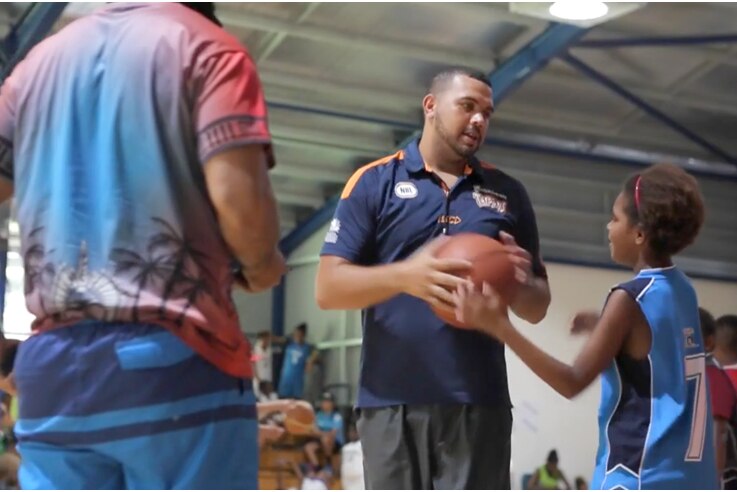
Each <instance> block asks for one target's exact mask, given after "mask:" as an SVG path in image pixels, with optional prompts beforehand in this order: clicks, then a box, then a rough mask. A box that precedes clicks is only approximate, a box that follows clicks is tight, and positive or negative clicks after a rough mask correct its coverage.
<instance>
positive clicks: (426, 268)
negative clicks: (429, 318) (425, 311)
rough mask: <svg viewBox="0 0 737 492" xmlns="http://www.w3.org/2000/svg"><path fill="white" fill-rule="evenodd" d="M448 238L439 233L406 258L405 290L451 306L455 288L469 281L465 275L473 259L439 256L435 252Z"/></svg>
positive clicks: (435, 304) (416, 295)
mask: <svg viewBox="0 0 737 492" xmlns="http://www.w3.org/2000/svg"><path fill="white" fill-rule="evenodd" d="M448 239H449V238H448V236H440V237H437V238H435V239H433V240H432V241H430V242H429V243H427V244H426V245H425V246H423V247H422V248H420V249H419V250H417V251H416V252H415V253H414V254H413V255H412V256H410V257H409V258H407V259H406V260H404V262H403V265H402V266H403V276H402V280H403V287H402V291H403V292H405V293H407V294H409V295H411V296H414V297H417V298H419V299H422V300H423V301H425V302H427V303H428V304H430V305H431V306H434V307H439V308H445V309H451V310H452V309H454V308H455V304H454V300H453V292H455V291H456V290H457V289H458V287H459V286H461V285H466V284H469V281H468V280H466V279H465V277H466V275H467V274H468V273H469V272H470V270H471V262H469V261H466V260H458V259H452V258H436V257H435V254H436V252H437V251H438V250H439V249H440V247H441V246H442V245H443V244H445V242H446V241H448Z"/></svg>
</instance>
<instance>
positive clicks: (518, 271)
mask: <svg viewBox="0 0 737 492" xmlns="http://www.w3.org/2000/svg"><path fill="white" fill-rule="evenodd" d="M499 239H501V242H502V244H503V245H504V249H506V251H507V256H508V258H509V260H510V261H511V262H512V264H513V265H514V278H515V279H516V280H517V282H519V284H520V285H521V286H528V285H532V281H533V280H534V278H535V274H534V273H532V255H531V254H530V253H529V252H528V251H527V250H526V249H523V248H521V247H520V246H519V245H518V244H517V241H515V240H514V236H512V235H511V234H507V233H506V232H500V233H499Z"/></svg>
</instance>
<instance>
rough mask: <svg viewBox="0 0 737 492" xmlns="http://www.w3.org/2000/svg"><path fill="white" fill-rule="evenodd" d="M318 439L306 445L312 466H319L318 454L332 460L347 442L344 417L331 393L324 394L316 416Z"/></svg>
mask: <svg viewBox="0 0 737 492" xmlns="http://www.w3.org/2000/svg"><path fill="white" fill-rule="evenodd" d="M315 425H316V426H317V432H316V437H317V439H315V440H313V441H310V442H308V443H307V444H305V454H306V455H307V459H308V460H309V462H310V464H312V465H313V466H318V465H319V464H320V460H319V459H318V456H317V453H318V451H319V450H320V449H321V448H322V452H323V453H324V454H325V456H326V457H327V458H328V460H330V459H331V458H332V456H333V455H334V454H335V452H336V451H338V450H339V449H340V447H341V446H342V445H343V443H344V442H345V436H344V433H343V416H342V415H340V412H339V411H338V409H337V408H336V407H335V398H334V397H333V395H332V394H331V393H327V392H326V393H324V394H323V395H322V400H321V401H320V410H318V412H317V413H316V414H315Z"/></svg>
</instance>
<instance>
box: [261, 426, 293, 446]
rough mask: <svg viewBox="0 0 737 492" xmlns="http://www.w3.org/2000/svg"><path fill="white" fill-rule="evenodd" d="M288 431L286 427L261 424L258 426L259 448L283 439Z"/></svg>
mask: <svg viewBox="0 0 737 492" xmlns="http://www.w3.org/2000/svg"><path fill="white" fill-rule="evenodd" d="M286 432H287V431H286V430H285V429H284V427H279V426H278V425H274V424H259V426H258V447H259V448H261V447H263V445H264V444H266V443H267V442H274V441H278V440H279V439H281V437H282V436H283V435H284V434H285V433H286Z"/></svg>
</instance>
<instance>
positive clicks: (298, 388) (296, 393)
mask: <svg viewBox="0 0 737 492" xmlns="http://www.w3.org/2000/svg"><path fill="white" fill-rule="evenodd" d="M297 376H299V377H297ZM276 392H277V394H278V395H279V398H296V399H298V400H299V399H301V398H302V395H303V394H304V376H303V375H301V374H290V375H287V377H284V375H283V374H282V377H281V379H280V380H279V388H278V389H277V390H276Z"/></svg>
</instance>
